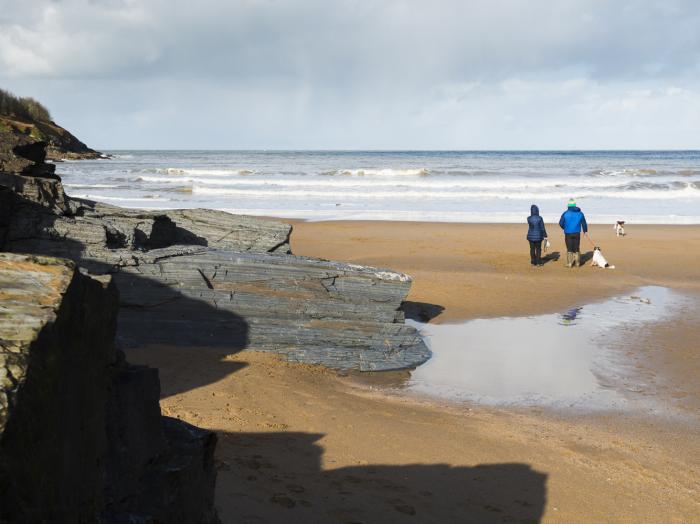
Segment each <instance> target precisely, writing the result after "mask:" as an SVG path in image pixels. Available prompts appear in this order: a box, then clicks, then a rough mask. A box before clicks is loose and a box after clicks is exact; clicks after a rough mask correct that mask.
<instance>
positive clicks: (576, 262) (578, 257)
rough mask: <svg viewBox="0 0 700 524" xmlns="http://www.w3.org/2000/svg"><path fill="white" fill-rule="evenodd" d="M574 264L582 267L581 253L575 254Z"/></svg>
mask: <svg viewBox="0 0 700 524" xmlns="http://www.w3.org/2000/svg"><path fill="white" fill-rule="evenodd" d="M574 263H575V265H576V267H581V253H579V252H578V251H577V252H576V253H574Z"/></svg>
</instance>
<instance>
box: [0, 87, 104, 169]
mask: <svg viewBox="0 0 700 524" xmlns="http://www.w3.org/2000/svg"><path fill="white" fill-rule="evenodd" d="M33 142H45V143H46V144H47V148H46V152H47V159H49V160H53V161H60V160H64V159H71V160H78V159H92V158H102V157H104V156H106V155H103V154H102V153H100V152H99V151H95V150H94V149H91V148H89V147H88V146H87V145H85V144H84V143H83V142H81V141H80V140H78V138H76V137H75V136H74V135H73V134H72V133H70V132H69V131H67V130H65V129H64V128H62V127H61V126H59V125H58V124H56V122H54V121H53V119H52V118H51V113H49V111H48V109H46V107H44V106H43V105H42V104H41V103H40V102H38V101H36V100H34V99H33V98H29V97H18V96H15V95H14V94H12V93H10V92H9V91H6V90H4V89H0V144H2V147H3V148H4V147H9V146H11V147H16V146H22V145H27V144H29V143H33ZM0 154H2V151H0Z"/></svg>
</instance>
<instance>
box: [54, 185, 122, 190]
mask: <svg viewBox="0 0 700 524" xmlns="http://www.w3.org/2000/svg"><path fill="white" fill-rule="evenodd" d="M63 187H65V188H75V189H116V188H118V187H121V186H119V185H117V184H63Z"/></svg>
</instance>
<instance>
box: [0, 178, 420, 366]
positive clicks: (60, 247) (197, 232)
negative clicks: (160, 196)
mask: <svg viewBox="0 0 700 524" xmlns="http://www.w3.org/2000/svg"><path fill="white" fill-rule="evenodd" d="M0 209H1V210H2V211H0V248H1V249H2V250H5V251H12V252H20V253H33V254H42V255H50V256H58V257H65V258H69V259H71V260H73V261H75V262H76V263H77V264H79V265H80V266H81V267H83V268H85V269H87V270H88V271H89V272H90V273H91V274H94V275H105V274H109V275H112V276H113V278H114V281H115V283H116V286H117V288H118V290H119V295H120V305H121V310H120V316H119V328H118V337H119V340H120V341H122V343H123V344H125V345H126V346H136V345H141V346H142V345H146V344H180V345H183V344H184V345H191V346H202V345H207V346H209V345H216V346H224V347H229V348H231V349H232V351H235V350H241V349H256V350H263V351H274V352H276V353H279V354H281V355H283V356H284V357H285V358H287V359H288V360H291V361H296V362H305V363H310V364H323V365H325V366H328V367H332V368H337V369H356V370H362V371H370V370H390V369H400V368H407V367H413V366H416V365H418V364H421V363H422V362H424V361H425V360H427V358H428V357H429V356H430V352H429V350H428V349H427V347H426V346H425V344H424V342H423V340H422V338H421V337H420V335H419V333H418V332H417V331H416V330H415V329H414V328H413V327H411V326H407V325H405V324H404V317H403V312H402V311H401V310H400V306H401V303H402V301H403V300H404V299H405V297H406V295H407V294H408V292H409V290H410V286H411V278H410V277H409V276H407V275H404V274H401V273H396V272H394V271H389V270H380V269H375V268H369V267H363V266H357V265H351V264H344V263H339V262H330V261H327V260H320V259H315V258H306V257H298V256H294V255H291V254H289V235H290V232H291V227H290V226H289V225H287V224H284V223H282V222H279V221H274V220H267V219H260V218H254V217H246V216H238V215H232V214H228V213H223V212H218V211H211V210H204V209H197V210H171V211H158V212H150V211H142V210H130V209H122V208H118V207H114V206H109V205H105V204H99V203H95V202H90V201H86V200H78V199H70V198H69V197H67V196H66V195H65V194H64V192H63V188H62V186H61V182H60V180H57V179H55V178H41V177H31V178H30V177H26V176H24V175H20V174H3V175H0ZM3 215H4V217H3Z"/></svg>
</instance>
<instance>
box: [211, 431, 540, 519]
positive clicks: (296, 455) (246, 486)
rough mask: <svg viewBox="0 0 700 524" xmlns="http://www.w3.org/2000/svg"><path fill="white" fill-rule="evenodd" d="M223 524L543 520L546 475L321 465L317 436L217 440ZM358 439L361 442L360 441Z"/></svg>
mask: <svg viewBox="0 0 700 524" xmlns="http://www.w3.org/2000/svg"><path fill="white" fill-rule="evenodd" d="M219 437H220V440H219V448H218V451H217V456H218V467H219V473H218V481H217V507H218V510H219V515H220V517H221V519H222V521H223V522H233V521H234V520H235V521H236V522H244V523H258V522H273V523H277V522H279V523H292V522H300V523H302V522H344V523H350V522H355V523H360V522H362V523H372V522H382V523H384V522H436V523H443V522H474V523H502V522H519V523H536V522H540V520H541V518H542V515H543V513H544V508H545V502H546V482H547V475H546V474H544V473H541V472H538V471H535V470H533V469H532V468H531V467H530V466H529V465H527V464H520V463H504V464H479V465H475V466H468V467H465V466H459V467H453V466H450V465H449V464H410V465H388V464H369V465H364V464H363V465H358V466H346V467H341V468H337V469H333V467H332V466H330V468H329V467H328V466H326V467H325V468H324V467H323V466H322V463H321V458H322V454H323V448H322V447H321V446H320V445H319V444H318V442H319V441H320V440H321V439H322V438H323V437H324V435H322V434H315V433H297V432H288V433H240V434H234V433H223V434H219ZM358 438H361V437H360V436H358Z"/></svg>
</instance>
